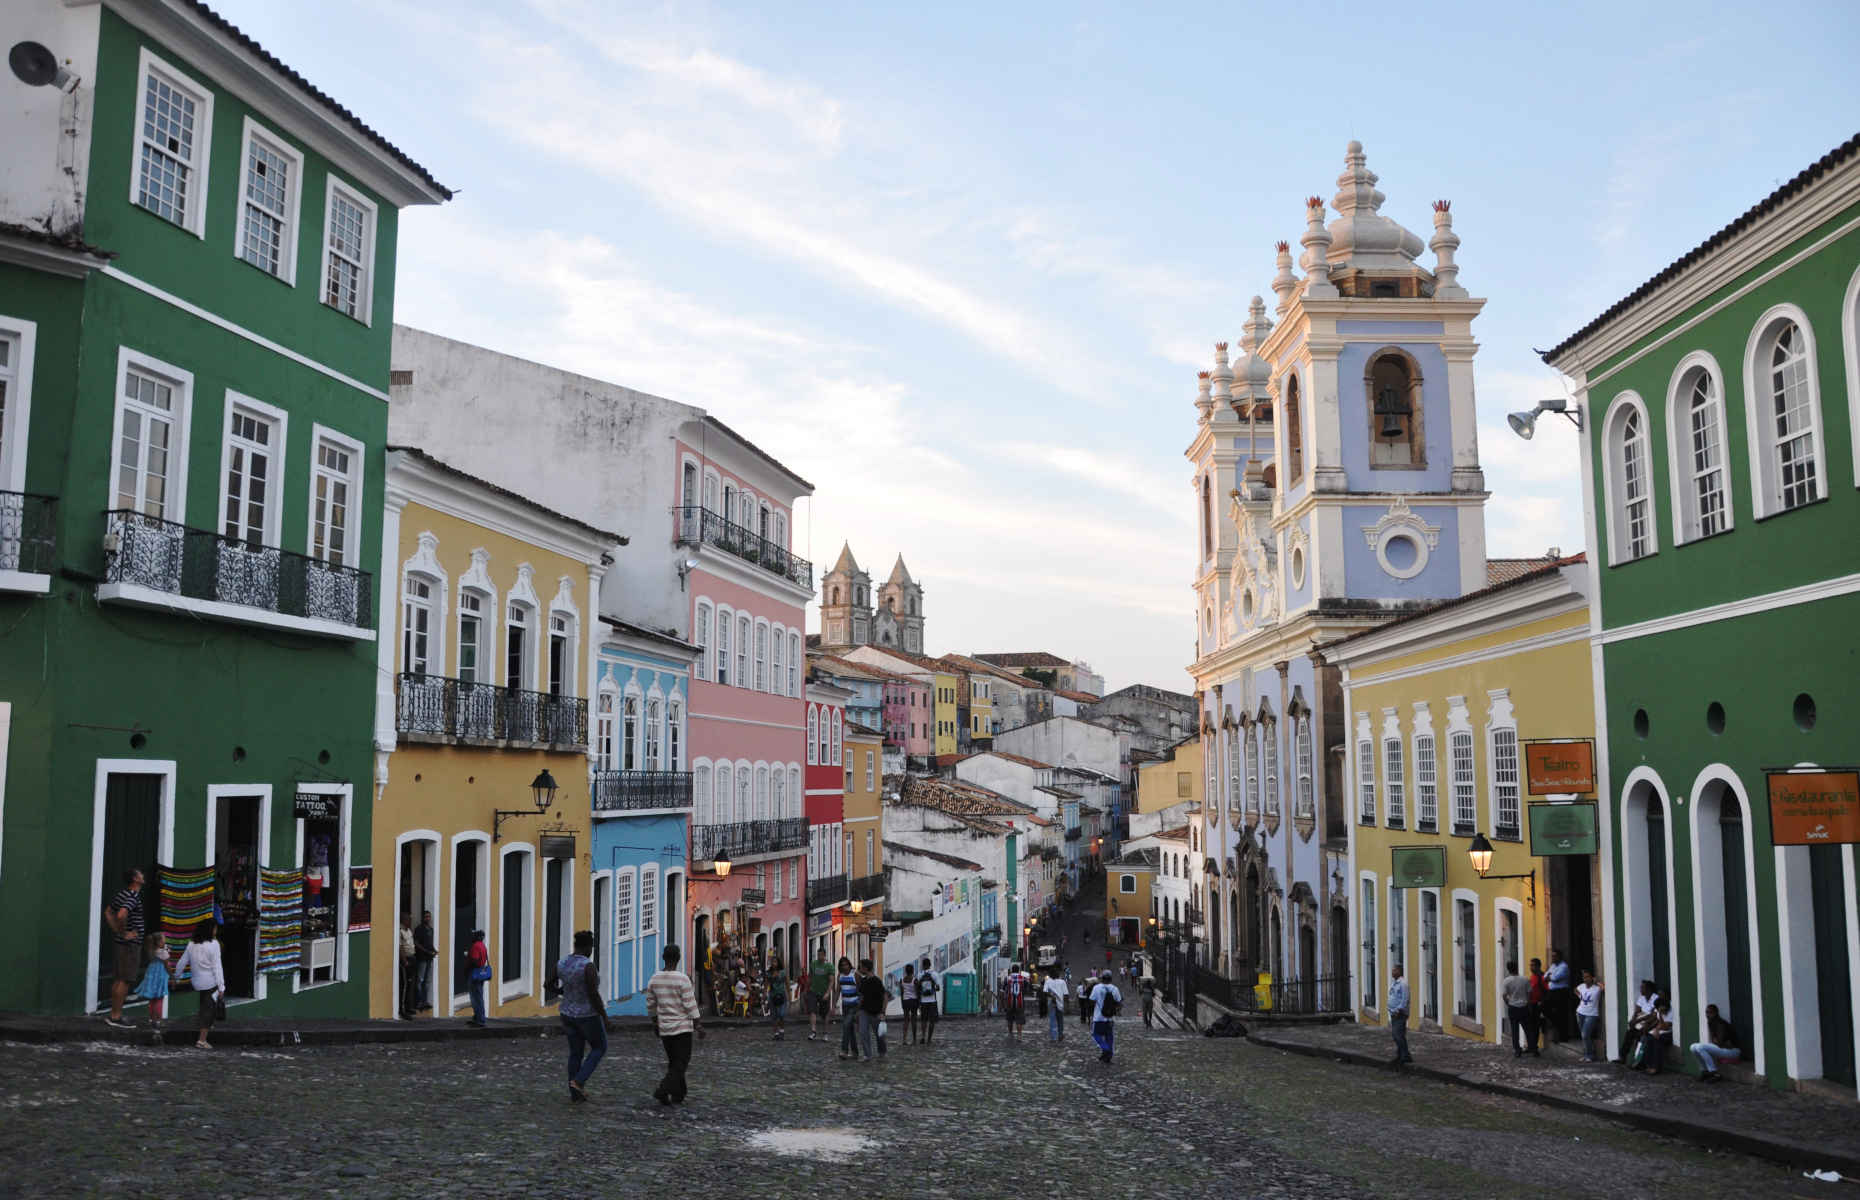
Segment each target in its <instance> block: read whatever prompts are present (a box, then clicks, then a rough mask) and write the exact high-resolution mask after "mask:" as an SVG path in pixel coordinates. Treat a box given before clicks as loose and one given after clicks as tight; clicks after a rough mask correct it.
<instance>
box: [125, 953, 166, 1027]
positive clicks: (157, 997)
mask: <svg viewBox="0 0 1860 1200" xmlns="http://www.w3.org/2000/svg"><path fill="white" fill-rule="evenodd" d="M148 948H149V965H148V967H147V969H145V970H144V971H143V972H142V982H140V983H138V984H136V990H135V991H134V992H132V993H130V994H131V995H135V996H140V997H142V998H143V999H144V1000H147V1001H148V1002H149V1020H150V1021H151V1022H153V1023H154V1025H155V1028H157V1029H160V1028H161V1020H162V1014H163V1011H164V1010H165V1009H166V1008H167V1002H168V942H167V939H165V938H163V937H162V935H161V934H159V933H151V934H149V936H148Z"/></svg>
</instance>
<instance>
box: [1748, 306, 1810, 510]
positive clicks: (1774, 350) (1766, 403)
mask: <svg viewBox="0 0 1860 1200" xmlns="http://www.w3.org/2000/svg"><path fill="white" fill-rule="evenodd" d="M1759 354H1760V358H1759V362H1760V365H1761V369H1762V381H1761V385H1760V386H1761V392H1760V396H1761V398H1762V401H1763V411H1762V413H1761V414H1760V416H1761V424H1759V425H1758V426H1757V428H1758V429H1760V430H1761V431H1762V432H1761V438H1762V443H1763V446H1764V451H1765V456H1766V459H1767V461H1766V462H1765V463H1764V475H1765V478H1766V482H1767V483H1768V484H1769V485H1770V486H1769V497H1768V498H1769V499H1770V501H1771V505H1770V507H1769V508H1768V509H1767V510H1766V511H1771V512H1781V511H1786V510H1788V509H1791V508H1799V507H1801V506H1802V505H1804V504H1810V503H1813V502H1814V501H1815V500H1816V499H1818V498H1820V495H1821V470H1820V457H1821V456H1820V454H1819V447H1818V445H1817V444H1816V443H1817V442H1818V441H1819V438H1818V436H1817V434H1818V429H1817V426H1818V425H1819V420H1818V418H1819V415H1820V414H1819V413H1818V412H1817V411H1816V405H1817V398H1816V395H1815V390H1816V389H1815V382H1814V378H1813V374H1814V365H1815V364H1814V362H1813V361H1812V359H1811V357H1810V350H1809V339H1808V336H1807V334H1806V333H1805V331H1804V327H1803V326H1801V325H1798V324H1796V323H1795V322H1794V321H1791V320H1788V319H1783V320H1780V321H1777V322H1776V323H1775V324H1774V325H1773V326H1772V327H1771V328H1770V329H1769V330H1768V331H1766V332H1765V334H1764V336H1763V340H1762V343H1761V348H1760V351H1759Z"/></svg>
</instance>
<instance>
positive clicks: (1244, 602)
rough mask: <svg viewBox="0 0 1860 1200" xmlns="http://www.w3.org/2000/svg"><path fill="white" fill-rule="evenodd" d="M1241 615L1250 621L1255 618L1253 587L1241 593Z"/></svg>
mask: <svg viewBox="0 0 1860 1200" xmlns="http://www.w3.org/2000/svg"><path fill="white" fill-rule="evenodd" d="M1240 615H1241V617H1243V618H1244V619H1246V620H1248V621H1251V620H1252V619H1253V589H1252V588H1248V589H1247V590H1246V591H1244V592H1241V593H1240Z"/></svg>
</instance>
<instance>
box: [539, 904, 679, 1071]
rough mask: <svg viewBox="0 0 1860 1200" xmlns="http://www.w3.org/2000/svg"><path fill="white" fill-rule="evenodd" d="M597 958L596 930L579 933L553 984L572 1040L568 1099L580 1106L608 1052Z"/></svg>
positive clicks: (565, 1029)
mask: <svg viewBox="0 0 1860 1200" xmlns="http://www.w3.org/2000/svg"><path fill="white" fill-rule="evenodd" d="M593 955H594V931H593V930H591V929H583V930H579V931H578V932H576V934H575V952H574V953H573V954H570V955H567V956H565V957H564V958H563V959H562V961H561V962H558V963H556V964H555V967H554V968H553V972H554V978H553V979H551V980H550V981H549V982H550V983H552V984H553V985H554V986H555V989H556V991H557V994H558V995H559V996H560V997H561V998H560V1000H559V1001H558V1002H557V1003H558V1006H559V1007H558V1008H557V1011H558V1012H559V1013H560V1015H561V1018H562V1033H563V1034H564V1035H565V1036H566V1037H567V1039H568V1098H569V1100H571V1101H573V1102H574V1103H576V1104H580V1103H581V1102H583V1101H585V1100H586V1099H587V1098H588V1093H587V1091H586V1090H585V1089H586V1084H587V1082H588V1077H589V1076H590V1075H592V1074H594V1068H595V1067H597V1066H599V1065H600V1063H601V1059H602V1057H603V1056H605V1055H606V1053H607V1006H606V1005H605V1004H604V1003H602V1001H601V977H600V972H599V971H597V970H596V969H595V967H594V959H593ZM679 978H680V979H683V978H684V976H683V975H680V976H679ZM686 986H687V987H688V986H690V985H689V983H688V982H687V984H686ZM693 1002H694V1003H695V1002H696V997H695V995H694V996H693ZM584 1054H585V1055H586V1057H583V1055H584Z"/></svg>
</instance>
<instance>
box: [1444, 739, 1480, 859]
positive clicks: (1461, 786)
mask: <svg viewBox="0 0 1860 1200" xmlns="http://www.w3.org/2000/svg"><path fill="white" fill-rule="evenodd" d="M1447 770H1448V772H1449V774H1450V775H1451V780H1450V783H1451V785H1452V788H1453V832H1454V833H1455V834H1456V835H1457V836H1460V837H1470V836H1472V834H1473V833H1474V831H1475V830H1474V823H1475V821H1476V820H1477V817H1476V815H1475V812H1474V808H1475V802H1476V799H1477V794H1478V788H1477V785H1476V784H1475V783H1474V781H1473V736H1472V734H1471V733H1470V732H1468V731H1467V730H1464V729H1456V730H1454V731H1453V732H1451V733H1449V734H1448V735H1447Z"/></svg>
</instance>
